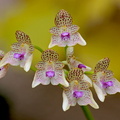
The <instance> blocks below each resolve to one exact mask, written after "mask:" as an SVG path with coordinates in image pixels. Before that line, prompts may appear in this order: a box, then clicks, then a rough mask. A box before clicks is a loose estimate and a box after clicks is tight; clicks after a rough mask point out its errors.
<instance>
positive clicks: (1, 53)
mask: <svg viewBox="0 0 120 120" xmlns="http://www.w3.org/2000/svg"><path fill="white" fill-rule="evenodd" d="M3 57H4V52H3V51H2V50H0V60H1V59H2V58H3Z"/></svg>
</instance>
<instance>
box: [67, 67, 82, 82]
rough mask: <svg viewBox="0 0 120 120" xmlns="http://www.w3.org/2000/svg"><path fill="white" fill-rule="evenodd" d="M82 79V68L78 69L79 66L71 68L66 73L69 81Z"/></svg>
mask: <svg viewBox="0 0 120 120" xmlns="http://www.w3.org/2000/svg"><path fill="white" fill-rule="evenodd" d="M82 79H83V71H82V69H79V68H75V69H72V70H71V71H70V72H69V74H68V77H67V80H68V81H69V82H70V81H73V80H78V81H80V80H82Z"/></svg>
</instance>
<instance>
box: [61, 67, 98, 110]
mask: <svg viewBox="0 0 120 120" xmlns="http://www.w3.org/2000/svg"><path fill="white" fill-rule="evenodd" d="M67 80H68V81H69V87H63V105H62V108H63V110H64V111H66V110H68V109H69V108H70V106H75V105H76V103H78V104H79V105H81V106H86V105H88V104H89V105H91V106H92V107H93V108H95V109H98V108H99V107H98V105H97V103H96V102H95V101H94V99H93V95H92V92H91V90H90V89H89V87H90V84H89V83H88V82H86V81H84V80H83V71H82V69H79V68H75V69H72V70H71V71H70V72H69V74H68V77H67Z"/></svg>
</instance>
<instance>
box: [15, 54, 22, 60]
mask: <svg viewBox="0 0 120 120" xmlns="http://www.w3.org/2000/svg"><path fill="white" fill-rule="evenodd" d="M14 58H16V59H19V60H23V59H24V54H20V53H14Z"/></svg>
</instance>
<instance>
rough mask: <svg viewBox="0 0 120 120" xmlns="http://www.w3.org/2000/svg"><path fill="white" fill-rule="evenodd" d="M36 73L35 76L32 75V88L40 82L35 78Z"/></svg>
mask: <svg viewBox="0 0 120 120" xmlns="http://www.w3.org/2000/svg"><path fill="white" fill-rule="evenodd" d="M36 73H37V72H36ZM36 73H35V76H34V79H33V82H32V88H35V87H36V86H38V85H39V84H40V83H41V82H40V81H39V80H36Z"/></svg>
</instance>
